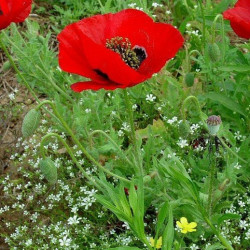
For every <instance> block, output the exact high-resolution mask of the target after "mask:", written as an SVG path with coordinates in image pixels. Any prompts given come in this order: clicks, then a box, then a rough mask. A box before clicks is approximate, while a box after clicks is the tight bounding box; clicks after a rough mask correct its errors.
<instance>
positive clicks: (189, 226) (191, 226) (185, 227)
mask: <svg viewBox="0 0 250 250" xmlns="http://www.w3.org/2000/svg"><path fill="white" fill-rule="evenodd" d="M176 224H177V226H178V227H179V228H180V229H181V232H182V233H183V234H186V233H189V232H194V231H196V229H195V227H197V223H196V222H191V223H188V221H187V218H185V217H181V219H180V221H177V222H176Z"/></svg>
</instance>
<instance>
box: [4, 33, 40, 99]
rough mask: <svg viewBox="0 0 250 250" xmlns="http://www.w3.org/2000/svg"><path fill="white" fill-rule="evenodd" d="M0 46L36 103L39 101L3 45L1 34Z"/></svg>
mask: <svg viewBox="0 0 250 250" xmlns="http://www.w3.org/2000/svg"><path fill="white" fill-rule="evenodd" d="M0 46H1V48H2V49H3V51H4V53H5V55H6V56H7V57H8V59H9V61H10V64H11V66H12V67H13V69H14V70H15V71H16V73H17V74H18V76H19V77H20V78H21V80H22V81H23V83H24V85H25V87H26V88H27V89H28V90H29V92H30V93H31V94H32V95H33V97H34V98H35V99H36V101H37V102H38V103H40V100H39V99H38V97H37V96H36V94H35V92H34V91H33V89H32V88H31V87H30V85H29V84H28V82H27V81H26V79H25V78H24V77H23V75H22V74H21V72H20V71H19V69H18V68H17V66H16V64H15V62H14V60H13V58H12V56H11V55H10V53H9V51H8V49H7V48H6V46H5V45H4V43H3V41H2V34H1V35H0Z"/></svg>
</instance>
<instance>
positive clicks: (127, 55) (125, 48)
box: [106, 37, 147, 70]
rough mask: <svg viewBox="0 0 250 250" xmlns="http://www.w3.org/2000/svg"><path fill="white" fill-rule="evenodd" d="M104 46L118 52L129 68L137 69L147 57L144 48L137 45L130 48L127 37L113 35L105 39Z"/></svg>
mask: <svg viewBox="0 0 250 250" xmlns="http://www.w3.org/2000/svg"><path fill="white" fill-rule="evenodd" d="M106 48H108V49H110V50H113V51H114V52H116V53H118V54H119V55H120V56H121V58H122V60H123V61H124V62H125V63H126V64H127V65H128V66H129V67H131V68H133V69H135V70H137V69H138V68H139V67H140V65H141V63H142V62H143V61H144V60H145V59H146V58H147V53H146V50H145V49H144V48H143V47H140V46H138V45H136V46H134V48H133V49H132V48H131V42H130V41H129V39H128V38H123V37H113V38H111V39H107V41H106Z"/></svg>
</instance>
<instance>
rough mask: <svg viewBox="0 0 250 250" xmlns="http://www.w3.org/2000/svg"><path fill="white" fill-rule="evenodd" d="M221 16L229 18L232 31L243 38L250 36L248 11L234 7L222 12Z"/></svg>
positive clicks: (249, 14) (249, 15)
mask: <svg viewBox="0 0 250 250" xmlns="http://www.w3.org/2000/svg"><path fill="white" fill-rule="evenodd" d="M223 17H224V18H225V19H227V20H230V24H231V27H232V29H233V30H234V32H235V33H236V34H237V35H238V36H240V37H243V38H246V39H249V38H250V11H249V10H247V9H245V8H242V7H236V8H233V9H229V10H227V11H225V12H224V13H223Z"/></svg>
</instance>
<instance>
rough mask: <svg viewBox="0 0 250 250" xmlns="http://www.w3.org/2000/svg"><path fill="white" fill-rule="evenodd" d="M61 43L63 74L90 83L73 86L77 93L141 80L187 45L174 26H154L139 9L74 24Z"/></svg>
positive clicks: (97, 16) (64, 31)
mask: <svg viewBox="0 0 250 250" xmlns="http://www.w3.org/2000/svg"><path fill="white" fill-rule="evenodd" d="M58 40H59V65H60V67H61V68H62V70H64V71H67V72H70V73H74V74H78V75H81V76H84V77H87V78H90V79H91V81H87V82H77V83H75V84H73V85H71V88H72V89H73V90H74V91H76V92H81V91H83V90H86V89H92V90H98V89H100V88H104V89H109V90H112V89H116V88H126V87H131V86H134V85H136V84H138V83H140V82H143V81H145V80H146V79H148V78H150V77H151V76H152V74H153V73H156V72H158V71H159V70H160V69H161V68H162V67H163V66H164V65H165V63H166V61H167V60H169V59H171V58H172V57H174V56H175V54H176V53H177V51H178V50H179V48H180V47H181V46H182V44H183V42H184V40H183V37H182V36H181V33H180V32H179V31H178V30H177V29H175V28H174V27H173V26H171V25H170V24H165V23H155V22H154V21H153V20H152V18H150V17H149V16H148V15H147V14H145V13H144V12H142V11H139V10H135V9H126V10H122V11H120V12H118V13H116V14H105V15H96V16H93V17H90V18H85V19H83V20H81V21H79V22H76V23H73V24H70V25H68V26H67V27H66V28H65V29H64V30H63V31H62V32H61V33H60V34H59V35H58Z"/></svg>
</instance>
